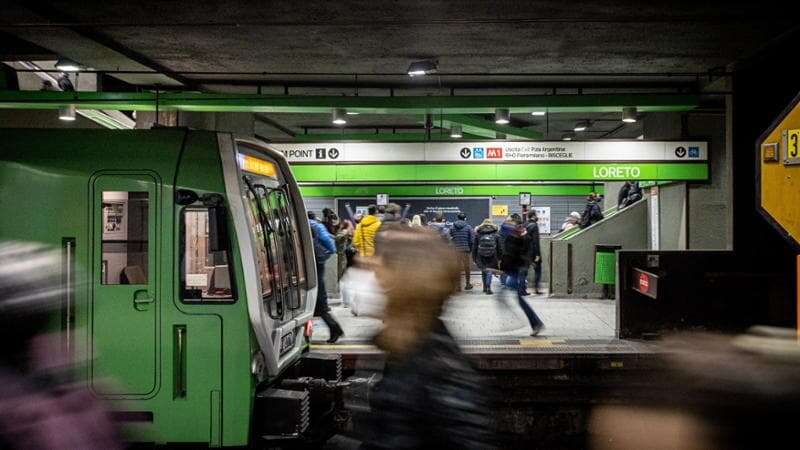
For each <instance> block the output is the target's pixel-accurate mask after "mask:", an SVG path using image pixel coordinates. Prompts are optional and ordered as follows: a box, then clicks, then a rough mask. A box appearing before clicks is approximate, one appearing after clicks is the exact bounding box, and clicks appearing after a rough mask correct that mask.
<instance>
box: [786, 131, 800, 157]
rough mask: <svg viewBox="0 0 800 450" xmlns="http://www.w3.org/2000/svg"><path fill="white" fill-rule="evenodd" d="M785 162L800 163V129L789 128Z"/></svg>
mask: <svg viewBox="0 0 800 450" xmlns="http://www.w3.org/2000/svg"><path fill="white" fill-rule="evenodd" d="M784 148H785V149H786V153H785V154H784V158H783V163H784V164H800V129H797V130H787V132H786V146H785V147H784Z"/></svg>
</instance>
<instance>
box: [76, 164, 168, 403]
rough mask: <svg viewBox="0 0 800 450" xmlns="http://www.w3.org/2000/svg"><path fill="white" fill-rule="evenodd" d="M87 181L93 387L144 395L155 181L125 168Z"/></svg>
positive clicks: (152, 305)
mask: <svg viewBox="0 0 800 450" xmlns="http://www.w3.org/2000/svg"><path fill="white" fill-rule="evenodd" d="M91 187H92V208H91V211H92V227H91V233H92V241H93V246H92V252H93V253H92V267H91V280H92V286H91V288H92V297H91V302H90V303H91V304H90V311H91V312H90V317H91V322H90V323H91V334H90V336H91V337H90V339H91V346H90V351H91V354H90V355H89V358H90V370H91V385H92V389H93V390H94V391H95V392H96V393H97V394H99V395H104V396H125V397H146V396H148V395H150V394H152V393H153V392H154V391H155V390H156V387H157V367H158V366H157V359H156V356H157V351H156V350H157V348H158V333H157V331H158V328H157V320H158V308H159V304H160V302H159V292H158V281H159V280H158V278H159V273H160V272H161V271H160V270H159V267H158V256H159V255H158V248H159V233H158V229H159V226H160V217H159V214H158V211H159V206H160V205H159V201H158V195H157V193H158V192H159V191H160V189H159V185H158V182H157V181H156V180H155V179H154V178H153V177H152V176H151V175H149V174H147V173H130V174H113V175H111V174H108V175H99V176H96V177H94V178H93V180H92V186H91Z"/></svg>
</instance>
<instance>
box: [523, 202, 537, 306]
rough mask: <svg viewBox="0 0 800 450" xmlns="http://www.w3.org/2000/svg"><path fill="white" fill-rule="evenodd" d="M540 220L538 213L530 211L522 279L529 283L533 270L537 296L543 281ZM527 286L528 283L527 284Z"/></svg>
mask: <svg viewBox="0 0 800 450" xmlns="http://www.w3.org/2000/svg"><path fill="white" fill-rule="evenodd" d="M538 222H539V218H538V217H536V211H533V210H531V211H528V222H527V223H526V225H525V241H526V242H525V262H526V267H525V269H524V271H523V272H522V273H520V277H521V278H522V280H524V281H526V282H527V279H528V269H527V267H531V268H533V293H534V294H536V295H539V294H541V292H539V283H540V282H541V281H542V251H541V242H540V240H539V224H538ZM526 284H527V283H526Z"/></svg>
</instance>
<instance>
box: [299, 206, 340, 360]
mask: <svg viewBox="0 0 800 450" xmlns="http://www.w3.org/2000/svg"><path fill="white" fill-rule="evenodd" d="M308 226H309V227H310V228H311V237H312V240H313V242H314V258H315V260H316V262H317V302H316V304H315V305H314V315H315V316H319V317H320V318H322V320H323V321H324V322H325V325H327V326H328V329H329V330H330V338H329V339H328V343H329V344H335V343H336V341H338V340H339V338H340V337H342V336H343V335H344V330H342V327H341V325H339V322H337V321H336V318H334V317H333V315H331V309H330V307H329V306H328V292H327V291H326V290H325V261H327V260H328V258H330V257H331V255H332V254H334V253H336V243H335V241H334V240H333V237H332V236H331V235H330V233H328V230H327V228H325V225H323V224H322V223H321V222H320V221H318V220H317V215H316V214H314V212H312V211H309V212H308Z"/></svg>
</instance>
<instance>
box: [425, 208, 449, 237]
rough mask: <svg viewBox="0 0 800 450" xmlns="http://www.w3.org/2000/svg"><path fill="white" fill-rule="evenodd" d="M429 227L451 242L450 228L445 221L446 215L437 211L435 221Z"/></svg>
mask: <svg viewBox="0 0 800 450" xmlns="http://www.w3.org/2000/svg"><path fill="white" fill-rule="evenodd" d="M428 227H429V228H430V229H431V230H433V231H434V232H435V233H437V234H438V235H439V236H441V237H442V238H443V239H445V240H450V228H449V227H448V226H447V222H445V220H444V213H443V212H441V211H437V212H436V214H435V215H434V216H433V221H432V222H431V223H429V224H428Z"/></svg>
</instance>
